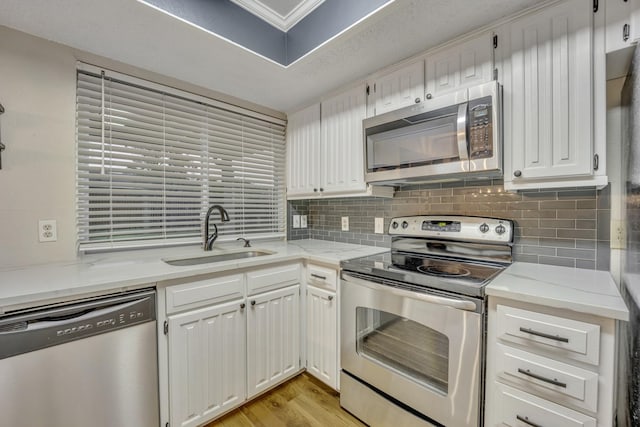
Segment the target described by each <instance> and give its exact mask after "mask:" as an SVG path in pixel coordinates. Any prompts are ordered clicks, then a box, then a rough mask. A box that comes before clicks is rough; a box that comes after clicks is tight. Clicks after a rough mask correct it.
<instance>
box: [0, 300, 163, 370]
mask: <svg viewBox="0 0 640 427" xmlns="http://www.w3.org/2000/svg"><path fill="white" fill-rule="evenodd" d="M155 319H156V293H155V290H152V291H144V292H135V293H127V294H121V295H114V296H109V297H104V298H98V299H93V300H86V301H80V302H76V303H73V304H69V305H65V306H59V307H52V308H43V309H41V310H35V311H27V312H23V313H17V314H11V315H8V316H5V317H0V359H5V358H7V357H11V356H15V355H18V354H22V353H27V352H30V351H35V350H39V349H42V348H46V347H52V346H55V345H59V344H64V343H66V342H70V341H74V340H77V339H81V338H87V337H90V336H93V335H98V334H103V333H107V332H111V331H115V330H118V329H122V328H127V327H130V326H134V325H137V324H140V323H146V322H151V321H155Z"/></svg>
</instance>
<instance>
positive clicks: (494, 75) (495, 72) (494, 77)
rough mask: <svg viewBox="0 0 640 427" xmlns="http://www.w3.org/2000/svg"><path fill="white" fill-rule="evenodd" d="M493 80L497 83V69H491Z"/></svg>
mask: <svg viewBox="0 0 640 427" xmlns="http://www.w3.org/2000/svg"><path fill="white" fill-rule="evenodd" d="M493 80H495V81H498V69H497V68H494V69H493Z"/></svg>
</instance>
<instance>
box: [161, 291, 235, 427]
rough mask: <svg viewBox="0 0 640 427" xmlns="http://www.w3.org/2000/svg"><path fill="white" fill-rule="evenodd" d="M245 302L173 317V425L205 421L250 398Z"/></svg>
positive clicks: (170, 325)
mask: <svg viewBox="0 0 640 427" xmlns="http://www.w3.org/2000/svg"><path fill="white" fill-rule="evenodd" d="M243 304H244V299H240V300H235V301H232V302H228V303H224V304H218V305H214V306H211V307H205V308H201V309H198V310H192V311H188V312H186V313H181V314H176V315H173V316H169V318H168V335H169V405H170V413H171V415H170V417H171V426H182V427H191V426H198V425H202V424H203V423H205V422H207V421H208V420H211V419H213V418H215V417H216V416H217V415H218V414H221V413H223V412H226V411H227V410H229V409H231V408H233V407H235V406H237V405H239V404H240V403H242V402H243V401H244V400H245V396H246V392H245V359H244V354H245V331H246V325H245V314H244V312H245V310H243V309H242V306H243Z"/></svg>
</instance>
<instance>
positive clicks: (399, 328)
mask: <svg viewBox="0 0 640 427" xmlns="http://www.w3.org/2000/svg"><path fill="white" fill-rule="evenodd" d="M356 331H357V334H358V335H357V337H356V351H357V352H358V354H359V355H361V356H364V357H367V358H368V359H371V360H373V361H375V362H377V363H379V364H381V365H383V366H385V367H388V368H390V369H392V370H394V371H396V372H398V373H400V374H402V375H404V376H406V377H408V378H410V379H412V380H414V381H417V382H419V383H421V384H423V385H425V386H427V387H430V388H433V389H435V390H436V391H439V392H441V393H442V394H445V395H446V394H447V392H448V389H449V338H448V337H447V336H446V335H443V334H442V333H440V332H438V331H436V330H434V329H431V328H429V327H427V326H424V325H422V324H420V323H417V322H414V321H413V320H409V319H405V318H403V317H399V316H396V315H395V314H391V313H387V312H385V311H380V310H374V309H372V308H365V307H357V308H356Z"/></svg>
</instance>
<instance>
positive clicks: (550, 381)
mask: <svg viewBox="0 0 640 427" xmlns="http://www.w3.org/2000/svg"><path fill="white" fill-rule="evenodd" d="M518 372H519V373H521V374H522V375H526V376H528V377H531V378H535V379H536V380H540V381H544V382H545V383H549V384H553V385H557V386H558V387H562V388H567V384H565V383H561V382H560V381H558V380H556V379H553V380H552V379H551V378H546V377H543V376H541V375H538V374H534V373H533V372H529V370H528V369H527V370H524V369H522V368H518Z"/></svg>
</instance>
